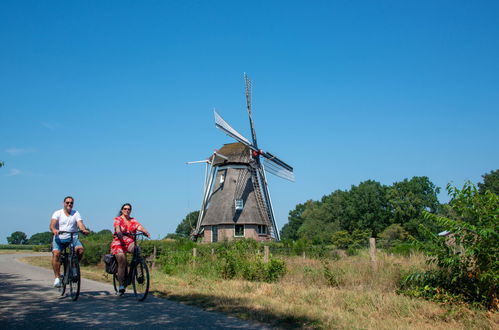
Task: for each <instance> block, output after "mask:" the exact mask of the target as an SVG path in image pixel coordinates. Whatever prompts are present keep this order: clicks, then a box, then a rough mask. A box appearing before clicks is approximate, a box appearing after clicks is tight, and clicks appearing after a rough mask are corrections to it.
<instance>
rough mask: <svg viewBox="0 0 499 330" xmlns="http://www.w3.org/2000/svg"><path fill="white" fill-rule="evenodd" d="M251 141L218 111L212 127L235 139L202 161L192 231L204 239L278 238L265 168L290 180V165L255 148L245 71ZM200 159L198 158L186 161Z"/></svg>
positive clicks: (249, 86) (249, 88)
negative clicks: (199, 200)
mask: <svg viewBox="0 0 499 330" xmlns="http://www.w3.org/2000/svg"><path fill="white" fill-rule="evenodd" d="M244 79H245V83H246V107H247V111H248V116H249V122H250V129H251V137H252V142H250V141H249V140H248V139H246V138H245V137H244V136H243V135H241V134H240V133H239V132H238V131H236V130H235V129H234V128H232V127H231V126H230V125H229V124H228V123H227V122H226V121H225V120H224V119H223V118H222V117H221V116H220V115H219V114H218V113H217V112H216V111H215V126H216V127H217V128H218V129H220V130H221V131H223V132H224V133H226V134H227V135H229V136H231V137H232V138H234V139H235V140H236V141H237V142H235V143H230V144H225V145H224V146H223V147H222V148H220V149H219V150H217V151H216V152H215V153H213V155H212V156H211V157H209V158H208V159H207V160H205V161H199V162H205V163H206V169H205V181H204V193H203V202H202V205H201V210H200V212H199V218H198V221H197V225H196V229H195V230H194V232H193V236H199V235H202V236H203V242H217V241H220V240H232V239H235V238H238V237H245V238H254V239H256V240H259V241H267V240H280V238H279V230H278V229H277V225H276V221H275V217H274V210H273V208H272V200H271V199H270V194H269V189H268V185H267V178H266V175H265V172H268V173H271V174H274V175H277V176H279V177H281V178H284V179H286V180H289V181H294V174H293V168H292V167H291V166H289V165H288V164H286V163H285V162H283V161H282V160H280V159H279V158H277V157H276V156H274V155H272V154H271V153H269V152H265V151H263V150H261V149H259V147H258V144H257V139H256V132H255V128H254V125H253V119H252V114H251V81H250V79H249V78H248V76H247V75H246V74H244ZM190 163H198V162H190Z"/></svg>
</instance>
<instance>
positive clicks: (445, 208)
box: [281, 170, 499, 245]
mask: <svg viewBox="0 0 499 330" xmlns="http://www.w3.org/2000/svg"><path fill="white" fill-rule="evenodd" d="M482 178H483V183H478V187H479V192H480V193H484V192H485V191H486V190H490V191H491V192H493V193H495V194H499V170H495V171H491V172H490V173H486V174H484V175H483V176H482ZM439 192H440V188H439V187H437V186H435V184H434V183H433V182H431V181H430V179H429V178H428V177H426V176H415V177H413V178H412V179H404V180H403V181H400V182H395V183H393V184H392V185H390V186H387V185H383V184H381V183H379V182H377V181H374V180H367V181H364V182H361V183H360V184H359V185H353V186H352V187H351V188H350V189H349V190H336V191H333V192H332V193H331V194H329V195H325V196H323V197H322V198H321V199H320V200H318V201H314V200H308V201H306V202H305V203H302V204H298V205H296V207H295V209H293V210H291V211H290V212H289V217H288V223H287V224H285V225H284V226H283V228H282V230H281V237H282V239H283V240H293V241H297V240H304V241H307V242H310V243H312V244H331V243H332V244H336V245H339V244H338V243H341V242H342V239H344V238H345V237H349V238H350V239H353V240H355V237H353V238H352V236H360V238H362V237H369V236H371V237H379V238H386V236H388V235H390V234H393V232H394V231H397V232H398V235H399V236H402V237H410V236H412V237H414V238H416V239H424V237H423V235H422V234H421V233H420V230H419V228H420V225H424V226H425V227H427V228H429V229H430V230H432V231H433V232H438V230H440V229H441V228H442V227H440V226H439V225H438V224H437V223H435V222H434V221H430V220H428V218H427V217H425V216H424V212H429V213H432V214H438V215H441V216H449V215H450V214H449V213H451V212H452V210H451V208H450V207H449V205H448V204H441V203H440V202H439V201H438V197H437V195H438V193H439ZM387 230H388V232H386V231H387Z"/></svg>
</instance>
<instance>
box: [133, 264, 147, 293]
mask: <svg viewBox="0 0 499 330" xmlns="http://www.w3.org/2000/svg"><path fill="white" fill-rule="evenodd" d="M132 271H133V274H132V284H133V293H134V294H135V298H137V300H138V301H143V300H144V299H146V297H147V294H148V293H149V269H148V268H147V265H146V263H145V261H144V260H140V261H139V262H138V263H137V264H136V265H135V267H134V268H133V270H132Z"/></svg>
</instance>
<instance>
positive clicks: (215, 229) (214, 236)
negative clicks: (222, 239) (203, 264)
mask: <svg viewBox="0 0 499 330" xmlns="http://www.w3.org/2000/svg"><path fill="white" fill-rule="evenodd" d="M211 241H212V242H218V226H211Z"/></svg>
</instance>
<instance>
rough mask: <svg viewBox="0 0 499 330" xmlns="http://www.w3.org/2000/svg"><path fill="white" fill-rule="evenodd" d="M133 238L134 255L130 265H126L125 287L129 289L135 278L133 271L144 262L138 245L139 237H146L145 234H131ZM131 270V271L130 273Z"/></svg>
mask: <svg viewBox="0 0 499 330" xmlns="http://www.w3.org/2000/svg"><path fill="white" fill-rule="evenodd" d="M131 235H132V236H133V253H132V260H131V261H130V265H128V262H127V265H125V278H124V283H123V286H125V287H127V286H129V285H130V284H132V278H133V269H134V268H135V267H136V266H137V264H138V263H139V262H140V261H142V256H141V255H140V247H139V245H138V244H137V236H140V235H144V234H143V233H138V234H137V233H136V234H131ZM129 270H130V271H129Z"/></svg>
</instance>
